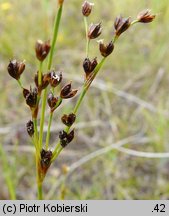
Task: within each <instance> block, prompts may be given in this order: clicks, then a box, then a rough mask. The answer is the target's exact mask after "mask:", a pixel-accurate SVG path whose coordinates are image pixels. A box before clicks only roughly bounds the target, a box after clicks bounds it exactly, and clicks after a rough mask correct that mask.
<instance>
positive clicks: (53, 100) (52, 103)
mask: <svg viewBox="0 0 169 216" xmlns="http://www.w3.org/2000/svg"><path fill="white" fill-rule="evenodd" d="M47 101H48V105H49V107H50V108H51V111H52V112H53V111H54V110H55V109H56V108H57V107H56V105H57V102H58V97H57V98H56V97H54V95H53V94H52V93H49V95H48V100H47ZM59 105H60V104H59Z"/></svg>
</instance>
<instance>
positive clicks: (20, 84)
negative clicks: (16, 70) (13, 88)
mask: <svg viewBox="0 0 169 216" xmlns="http://www.w3.org/2000/svg"><path fill="white" fill-rule="evenodd" d="M17 81H18V84H19V86H20V87H21V88H23V86H22V83H21V80H20V79H19V80H17Z"/></svg>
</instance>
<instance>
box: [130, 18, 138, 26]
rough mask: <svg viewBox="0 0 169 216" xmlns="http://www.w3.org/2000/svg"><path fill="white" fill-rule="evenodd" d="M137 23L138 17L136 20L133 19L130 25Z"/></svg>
mask: <svg viewBox="0 0 169 216" xmlns="http://www.w3.org/2000/svg"><path fill="white" fill-rule="evenodd" d="M136 23H138V20H137V19H136V20H133V21H132V22H131V24H130V26H132V25H134V24H136Z"/></svg>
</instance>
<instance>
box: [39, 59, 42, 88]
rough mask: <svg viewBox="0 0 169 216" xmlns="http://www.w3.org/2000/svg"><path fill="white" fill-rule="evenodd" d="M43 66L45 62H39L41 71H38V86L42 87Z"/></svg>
mask: <svg viewBox="0 0 169 216" xmlns="http://www.w3.org/2000/svg"><path fill="white" fill-rule="evenodd" d="M42 66H43V62H42V61H40V62H39V71H38V85H39V86H41V85H42Z"/></svg>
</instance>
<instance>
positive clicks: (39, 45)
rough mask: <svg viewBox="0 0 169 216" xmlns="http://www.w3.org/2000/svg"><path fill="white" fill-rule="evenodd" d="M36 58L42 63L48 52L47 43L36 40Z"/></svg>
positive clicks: (48, 46)
mask: <svg viewBox="0 0 169 216" xmlns="http://www.w3.org/2000/svg"><path fill="white" fill-rule="evenodd" d="M35 51H36V57H37V59H38V60H39V61H41V62H42V61H43V60H44V59H45V58H46V56H47V55H48V53H49V51H50V44H49V41H46V42H43V41H41V40H38V41H37V42H36V44H35Z"/></svg>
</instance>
